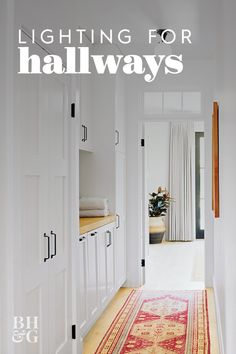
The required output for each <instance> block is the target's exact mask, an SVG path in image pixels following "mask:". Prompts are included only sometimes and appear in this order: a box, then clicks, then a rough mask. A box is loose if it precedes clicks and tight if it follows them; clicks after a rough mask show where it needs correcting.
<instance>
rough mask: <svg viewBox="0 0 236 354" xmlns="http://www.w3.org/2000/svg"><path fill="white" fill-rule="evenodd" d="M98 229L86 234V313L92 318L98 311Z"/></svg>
mask: <svg viewBox="0 0 236 354" xmlns="http://www.w3.org/2000/svg"><path fill="white" fill-rule="evenodd" d="M98 237H99V235H98V231H97V230H94V231H92V232H90V233H88V235H87V240H88V287H87V296H88V314H89V317H90V318H93V317H94V316H95V315H96V312H97V311H98V306H99V298H98V296H99V293H98Z"/></svg>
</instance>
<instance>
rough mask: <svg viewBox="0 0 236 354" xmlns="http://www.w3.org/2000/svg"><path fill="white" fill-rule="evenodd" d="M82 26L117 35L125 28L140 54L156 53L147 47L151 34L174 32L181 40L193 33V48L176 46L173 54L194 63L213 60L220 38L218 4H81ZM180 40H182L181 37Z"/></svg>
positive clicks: (179, 0)
mask: <svg viewBox="0 0 236 354" xmlns="http://www.w3.org/2000/svg"><path fill="white" fill-rule="evenodd" d="M77 5H78V10H79V13H78V22H79V24H80V26H81V27H83V28H86V29H89V28H93V29H95V30H96V29H97V30H99V29H100V28H102V29H104V30H108V29H110V28H112V29H113V33H114V34H115V33H116V32H118V31H119V30H120V29H122V28H129V29H130V30H131V31H132V34H133V35H132V46H129V48H127V45H126V46H125V47H124V46H123V47H122V48H121V49H122V51H124V52H129V53H130V50H131V49H132V50H133V51H134V52H137V53H139V54H148V53H149V52H151V53H152V52H153V48H152V47H150V45H148V43H147V38H148V37H147V36H148V30H149V29H152V28H171V29H173V30H175V31H176V33H177V36H178V35H179V34H180V33H181V29H182V28H188V29H190V30H191V32H192V41H193V44H192V45H191V46H189V45H185V46H184V48H183V46H179V45H177V44H175V45H173V50H172V52H176V54H178V53H182V52H183V53H184V54H185V56H187V57H189V58H191V59H194V58H195V59H199V58H203V59H206V58H208V59H209V58H211V57H212V56H213V53H214V45H215V40H216V38H215V37H216V36H215V35H214V33H215V28H214V27H215V25H216V21H215V19H214V12H215V9H214V7H213V5H214V0H187V1H186V0H116V1H114V0H100V1H98V0H79V2H78V3H77ZM177 38H178V37H177Z"/></svg>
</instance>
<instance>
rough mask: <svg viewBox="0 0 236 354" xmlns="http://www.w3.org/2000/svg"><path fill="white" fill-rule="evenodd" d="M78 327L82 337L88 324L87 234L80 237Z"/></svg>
mask: <svg viewBox="0 0 236 354" xmlns="http://www.w3.org/2000/svg"><path fill="white" fill-rule="evenodd" d="M77 281H78V285H77V297H78V316H77V317H78V327H79V332H80V335H82V336H83V335H84V333H85V330H86V325H87V322H88V302H87V299H88V297H87V289H88V247H87V234H84V235H81V236H80V237H79V245H78V267H77Z"/></svg>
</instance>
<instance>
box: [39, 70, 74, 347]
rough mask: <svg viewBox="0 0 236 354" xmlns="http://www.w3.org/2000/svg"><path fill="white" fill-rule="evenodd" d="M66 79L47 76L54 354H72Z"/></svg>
mask: <svg viewBox="0 0 236 354" xmlns="http://www.w3.org/2000/svg"><path fill="white" fill-rule="evenodd" d="M67 79H68V78H66V77H65V76H63V77H62V76H57V75H55V76H52V75H50V77H47V76H44V78H43V81H44V91H45V95H47V97H48V101H47V106H46V107H47V109H46V111H45V114H46V116H47V120H48V133H49V142H48V158H49V166H48V180H49V182H48V185H49V190H48V199H49V202H48V204H49V208H50V209H49V227H48V230H49V232H50V238H51V256H50V262H49V270H50V275H49V293H50V294H49V296H50V299H49V306H50V311H49V315H50V352H51V353H58V354H59V353H65V352H66V351H67V352H70V351H71V345H72V341H71V323H70V322H69V321H68V320H69V319H71V277H70V244H71V232H70V220H71V215H70V200H69V178H70V176H69V154H68V143H69V141H68V130H69V126H68V125H69V122H70V120H69V109H68V106H69V105H68V82H67Z"/></svg>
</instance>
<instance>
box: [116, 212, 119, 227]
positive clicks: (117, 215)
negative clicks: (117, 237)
mask: <svg viewBox="0 0 236 354" xmlns="http://www.w3.org/2000/svg"><path fill="white" fill-rule="evenodd" d="M116 217H117V225H116V229H119V228H120V215H119V214H116Z"/></svg>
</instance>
